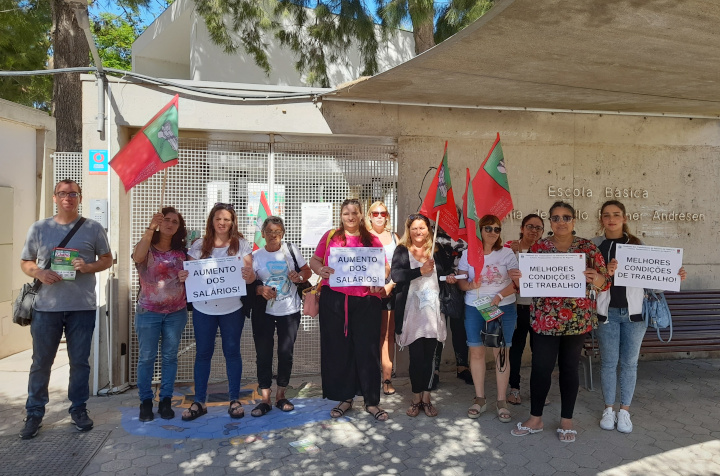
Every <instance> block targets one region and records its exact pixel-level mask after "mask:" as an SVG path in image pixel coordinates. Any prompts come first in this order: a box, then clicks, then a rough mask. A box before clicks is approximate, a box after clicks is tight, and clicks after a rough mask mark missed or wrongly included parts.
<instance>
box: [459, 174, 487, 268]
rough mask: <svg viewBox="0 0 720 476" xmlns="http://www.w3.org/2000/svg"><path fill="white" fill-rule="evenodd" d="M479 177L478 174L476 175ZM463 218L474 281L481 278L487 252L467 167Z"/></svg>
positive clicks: (469, 262)
mask: <svg viewBox="0 0 720 476" xmlns="http://www.w3.org/2000/svg"><path fill="white" fill-rule="evenodd" d="M475 178H477V176H476V177H475ZM463 218H464V221H465V230H466V235H465V241H467V244H468V248H467V254H468V264H469V265H470V266H472V267H473V270H474V272H475V279H474V281H476V282H477V281H478V280H480V275H481V274H482V270H483V266H484V265H485V252H484V250H483V243H482V233H481V232H480V226H478V223H480V217H479V216H478V214H477V209H476V207H475V194H474V193H473V181H472V180H470V169H465V195H463Z"/></svg>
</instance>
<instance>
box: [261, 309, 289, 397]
mask: <svg viewBox="0 0 720 476" xmlns="http://www.w3.org/2000/svg"><path fill="white" fill-rule="evenodd" d="M299 327H300V313H299V312H296V313H295V314H289V315H287V316H271V315H270V314H264V313H263V314H255V313H253V315H252V329H253V340H255V353H256V355H257V378H258V387H260V388H261V389H263V388H270V387H271V386H272V360H273V349H274V347H275V329H277V336H278V350H277V355H278V369H277V385H278V387H287V386H288V383H290V373H291V372H292V366H293V349H294V347H295V339H296V338H297V333H298V328H299Z"/></svg>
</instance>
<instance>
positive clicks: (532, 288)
mask: <svg viewBox="0 0 720 476" xmlns="http://www.w3.org/2000/svg"><path fill="white" fill-rule="evenodd" d="M518 264H519V266H520V272H521V273H522V278H520V296H522V297H574V298H584V297H585V275H584V274H583V271H585V253H520V254H519V258H518Z"/></svg>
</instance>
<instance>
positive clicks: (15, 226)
mask: <svg viewBox="0 0 720 476" xmlns="http://www.w3.org/2000/svg"><path fill="white" fill-rule="evenodd" d="M54 148H55V120H54V119H53V118H51V117H49V116H48V115H47V114H46V113H43V112H41V111H37V110H35V109H32V108H29V107H25V106H20V105H18V104H14V103H11V102H8V101H4V100H0V150H2V154H0V170H2V174H0V198H1V199H2V203H3V204H4V205H3V206H2V207H0V222H2V223H3V227H2V229H0V262H1V263H5V265H6V266H5V271H4V272H3V273H2V275H0V359H1V358H3V357H7V356H8V355H12V354H15V353H17V352H21V351H23V350H26V349H29V348H30V347H31V346H32V338H31V337H30V328H29V327H20V326H17V325H15V324H13V322H12V302H13V301H14V300H15V297H16V296H17V294H18V292H19V291H20V288H21V287H22V285H23V283H26V282H29V281H30V278H29V277H28V276H26V275H25V274H24V273H23V272H22V271H21V270H20V254H21V252H22V248H23V245H24V243H25V236H26V234H27V231H28V228H30V225H32V223H33V222H34V221H36V220H37V219H38V218H39V217H40V216H46V215H45V213H46V210H52V209H51V208H49V206H47V207H46V206H45V204H43V201H44V199H46V198H50V196H51V193H52V192H50V194H46V193H45V192H44V187H43V181H42V178H43V177H44V176H45V174H44V167H45V166H46V163H47V162H49V160H50V157H49V156H50V153H52V152H53V150H54ZM49 175H50V180H52V173H50V174H49ZM50 213H52V212H50Z"/></svg>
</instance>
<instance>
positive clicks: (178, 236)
mask: <svg viewBox="0 0 720 476" xmlns="http://www.w3.org/2000/svg"><path fill="white" fill-rule="evenodd" d="M186 236H187V231H186V229H185V220H183V217H182V215H180V213H178V211H177V210H175V209H174V208H172V207H166V208H163V209H162V212H161V213H156V214H155V215H153V217H152V220H150V224H149V226H148V227H147V228H145V233H144V234H143V236H142V238H141V239H140V241H139V242H138V244H137V245H135V249H134V250H133V255H132V257H133V261H135V267H136V268H137V271H138V276H139V277H140V295H139V296H138V303H137V310H136V313H135V332H136V333H137V338H138V347H139V352H138V364H137V386H138V396H139V397H140V402H141V403H140V421H143V422H144V421H151V420H152V419H153V418H154V414H153V402H152V399H153V396H154V392H153V389H152V379H153V373H154V371H155V358H156V356H157V352H158V343H159V342H162V348H161V355H162V375H161V378H160V395H159V397H160V404H159V405H158V413H159V414H160V417H161V418H164V419H166V420H169V419H171V418H173V417H174V416H175V412H174V411H173V409H172V405H171V403H172V395H173V387H174V386H175V376H176V375H177V354H178V346H179V344H180V337H181V336H182V332H183V329H185V324H186V323H187V303H186V302H185V286H184V285H183V283H184V282H185V279H186V278H187V275H188V272H187V271H184V270H183V261H185V238H186Z"/></svg>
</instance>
